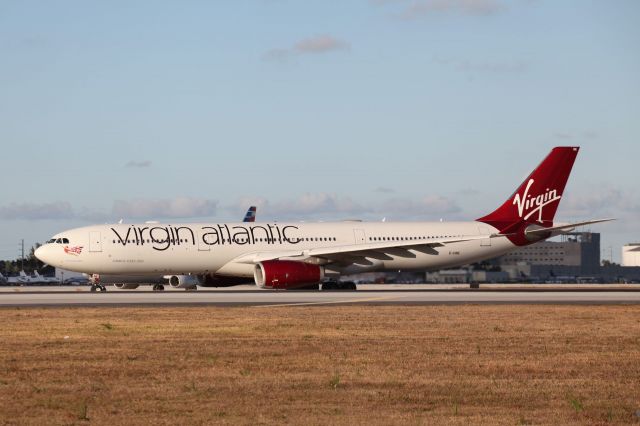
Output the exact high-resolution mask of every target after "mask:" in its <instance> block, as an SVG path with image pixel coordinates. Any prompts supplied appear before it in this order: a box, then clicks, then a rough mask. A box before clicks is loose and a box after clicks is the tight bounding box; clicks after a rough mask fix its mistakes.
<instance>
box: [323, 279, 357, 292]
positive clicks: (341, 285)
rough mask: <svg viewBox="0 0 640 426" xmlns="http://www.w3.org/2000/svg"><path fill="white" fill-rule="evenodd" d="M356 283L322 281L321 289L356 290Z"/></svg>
mask: <svg viewBox="0 0 640 426" xmlns="http://www.w3.org/2000/svg"><path fill="white" fill-rule="evenodd" d="M357 289H358V288H357V287H356V283H354V282H353V281H335V280H330V281H324V282H323V283H322V291H325V290H352V291H353V290H357Z"/></svg>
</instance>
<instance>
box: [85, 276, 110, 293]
mask: <svg viewBox="0 0 640 426" xmlns="http://www.w3.org/2000/svg"><path fill="white" fill-rule="evenodd" d="M89 283H91V291H107V288H106V287H105V286H103V285H102V284H100V275H99V274H92V275H91V277H90V278H89Z"/></svg>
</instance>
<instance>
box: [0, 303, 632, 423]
mask: <svg viewBox="0 0 640 426" xmlns="http://www.w3.org/2000/svg"><path fill="white" fill-rule="evenodd" d="M0 321H1V324H2V327H1V328H0V339H1V340H0V342H1V343H0V423H1V424H110V425H120V424H153V425H156V424H323V425H324V424H438V425H439V424H474V425H475V424H491V425H493V424H508V425H514V424H609V423H610V424H626V423H639V422H640V417H638V416H640V412H638V410H640V306H631V305H630V306H539V305H514V306H508V305H500V306H487V305H483V306H473V305H469V306H384V307H380V306H379V307H376V306H340V307H336V306H332V307H277V308H275V307H241V308H240V307H238V308H218V307H199V308H193V307H167V308H150V307H142V308H61V309H57V308H56V309H53V308H22V309H18V308H10V309H9V308H8V309H0Z"/></svg>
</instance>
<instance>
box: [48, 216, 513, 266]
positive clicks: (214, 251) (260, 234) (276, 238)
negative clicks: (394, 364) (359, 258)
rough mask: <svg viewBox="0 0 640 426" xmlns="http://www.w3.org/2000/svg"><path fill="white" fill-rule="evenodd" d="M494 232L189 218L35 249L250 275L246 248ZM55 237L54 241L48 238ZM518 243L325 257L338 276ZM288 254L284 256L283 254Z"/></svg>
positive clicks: (86, 231)
mask: <svg viewBox="0 0 640 426" xmlns="http://www.w3.org/2000/svg"><path fill="white" fill-rule="evenodd" d="M497 232H498V231H497V230H496V229H495V228H493V227H492V226H489V225H486V224H484V223H481V222H399V223H394V222H355V221H348V222H330V223H329V222H327V223H258V222H256V223H227V224H218V223H190V224H158V223H154V224H140V225H124V224H114V225H98V226H88V227H83V228H76V229H72V230H69V231H65V232H63V233H60V234H58V235H56V236H54V237H53V239H56V238H64V239H66V240H68V241H69V243H68V244H60V243H55V242H50V243H48V244H45V245H43V246H42V247H40V248H39V249H38V257H39V258H40V259H44V260H45V261H46V262H47V263H49V264H51V265H53V266H56V267H59V268H64V269H68V270H72V271H77V272H84V273H89V274H114V275H164V274H189V273H191V274H207V273H210V274H217V275H228V276H241V277H252V276H253V271H254V265H253V264H251V263H248V262H247V263H243V262H235V261H234V260H235V259H238V258H240V257H243V256H247V255H250V254H251V253H262V254H264V253H278V252H283V253H290V252H291V251H298V250H299V251H301V252H303V251H304V250H308V249H317V248H335V247H341V246H353V245H354V244H363V245H366V244H368V243H369V244H370V243H379V242H381V241H382V242H385V241H411V240H424V239H427V240H428V239H442V238H456V237H477V236H479V235H490V234H493V233H497ZM52 241H53V240H52ZM514 247H515V246H514V245H513V244H512V243H511V242H510V241H509V240H508V239H507V238H487V239H482V240H478V239H476V240H470V241H463V242H456V243H452V244H446V245H443V246H440V247H434V248H433V249H429V250H411V249H410V250H408V251H407V250H398V253H397V254H394V253H389V252H387V255H386V256H382V257H381V258H375V257H367V259H368V261H369V262H368V264H367V265H362V264H348V262H340V261H338V262H329V264H327V265H326V267H327V268H328V269H329V270H332V271H333V272H335V273H337V274H347V273H357V272H366V271H385V270H396V271H397V270H430V269H440V268H447V267H453V266H457V265H464V264H468V263H472V262H476V261H480V260H483V259H488V258H491V257H494V256H498V255H501V254H503V253H505V252H508V251H509V250H511V249H513V248H514ZM285 257H286V256H285Z"/></svg>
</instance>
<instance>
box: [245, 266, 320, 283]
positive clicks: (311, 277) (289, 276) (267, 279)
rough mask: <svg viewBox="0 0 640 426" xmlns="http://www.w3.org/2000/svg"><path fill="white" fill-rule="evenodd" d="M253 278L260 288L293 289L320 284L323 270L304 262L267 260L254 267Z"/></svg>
mask: <svg viewBox="0 0 640 426" xmlns="http://www.w3.org/2000/svg"><path fill="white" fill-rule="evenodd" d="M253 278H254V279H255V282H256V285H257V286H258V287H260V288H267V289H295V288H302V287H309V286H310V285H314V284H319V283H320V282H322V280H323V279H324V269H323V268H322V267H320V266H318V265H312V264H311V263H305V262H296V261H292V260H267V261H265V262H260V263H258V264H257V265H256V266H255V268H254V270H253Z"/></svg>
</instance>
